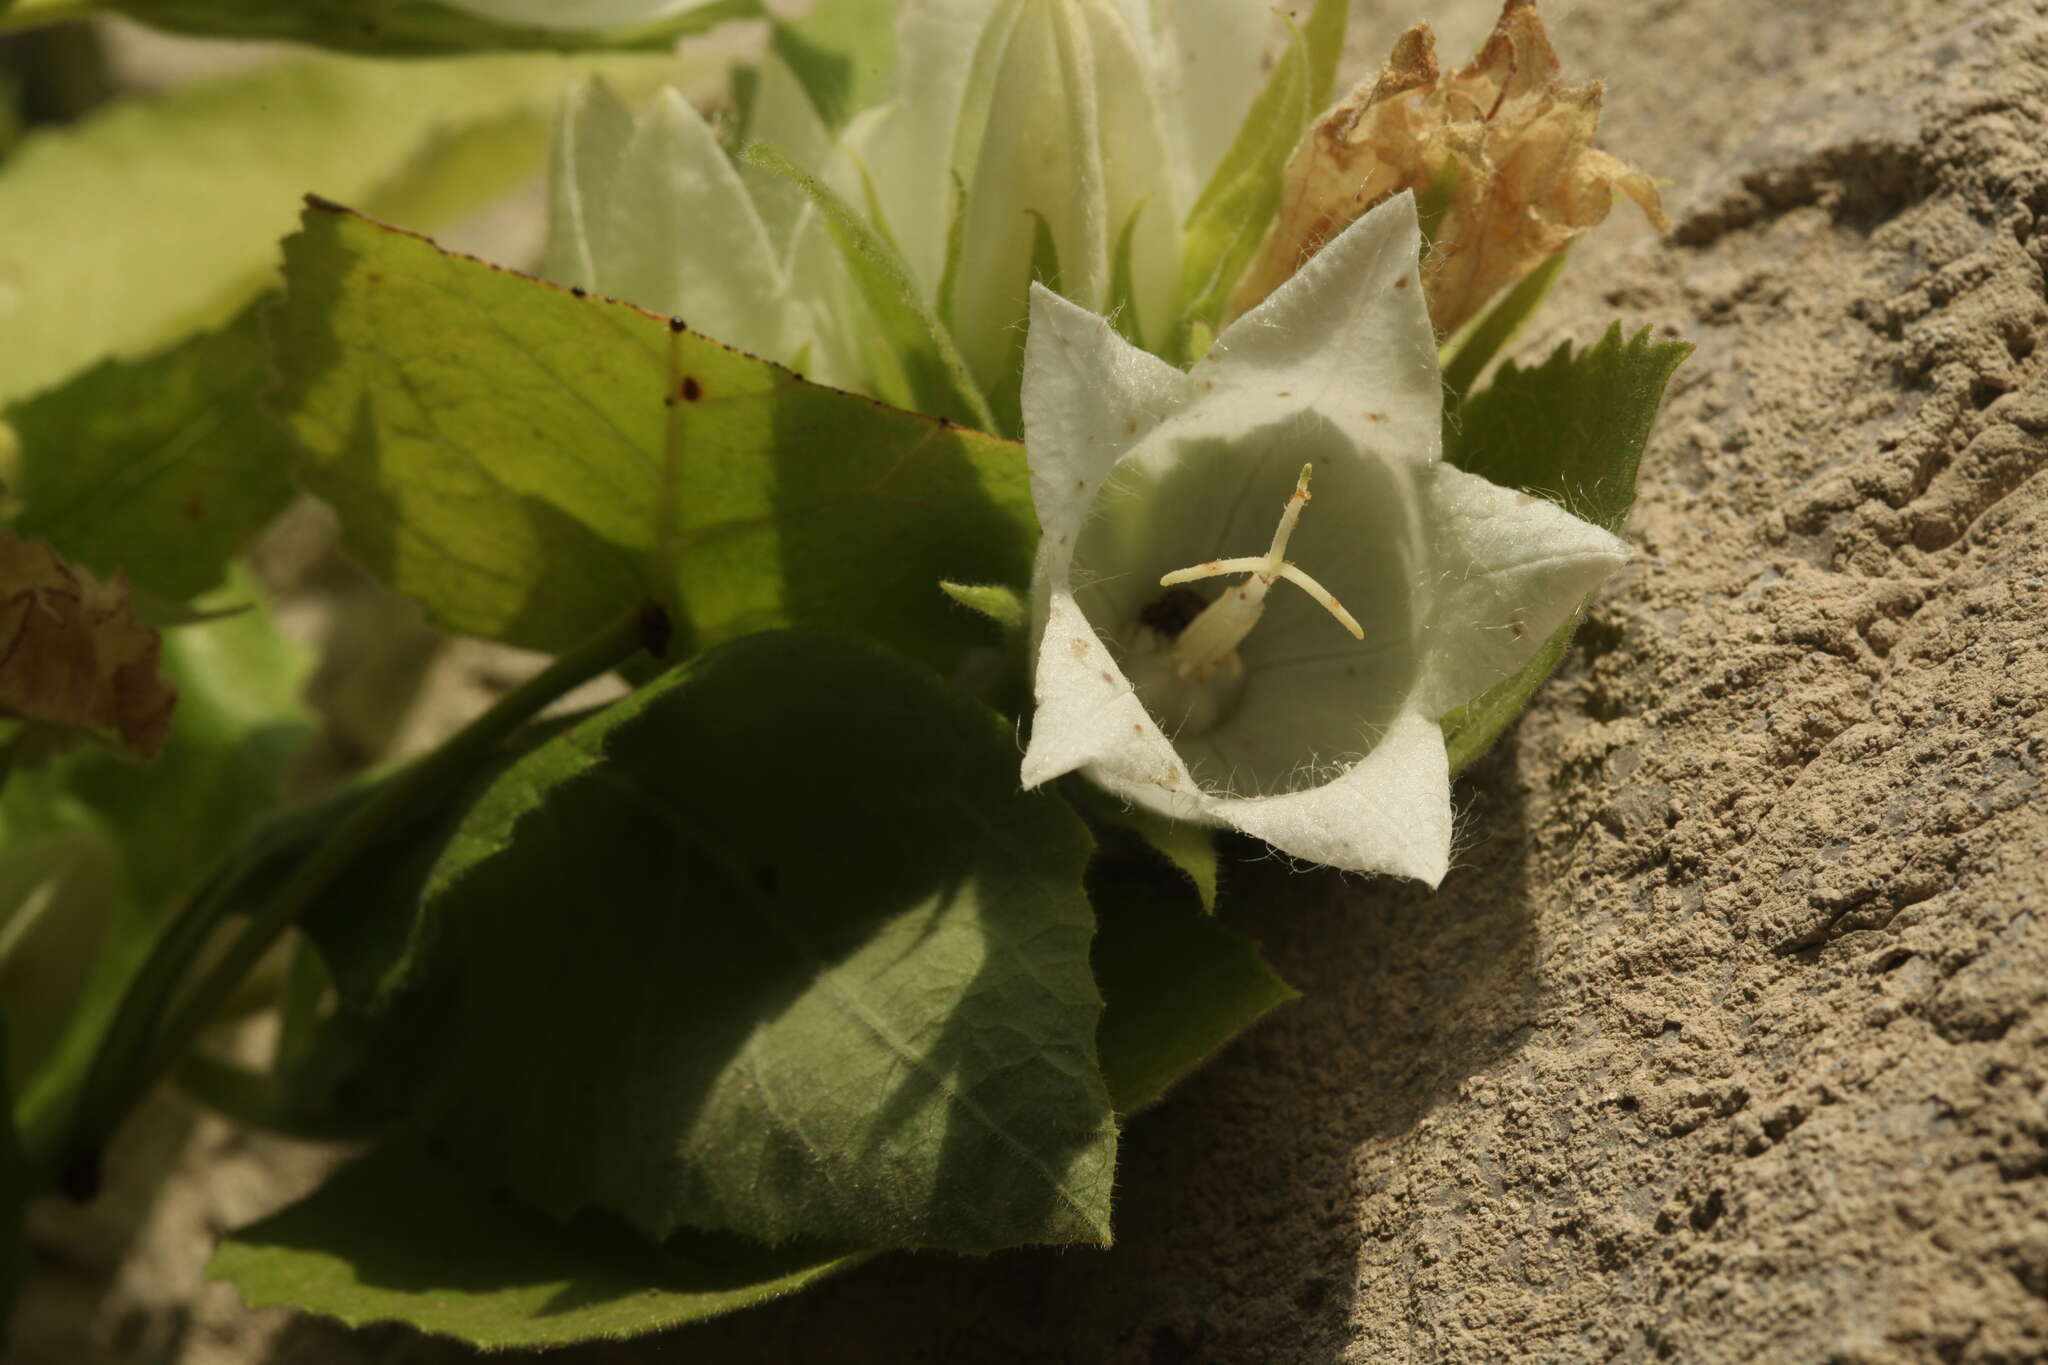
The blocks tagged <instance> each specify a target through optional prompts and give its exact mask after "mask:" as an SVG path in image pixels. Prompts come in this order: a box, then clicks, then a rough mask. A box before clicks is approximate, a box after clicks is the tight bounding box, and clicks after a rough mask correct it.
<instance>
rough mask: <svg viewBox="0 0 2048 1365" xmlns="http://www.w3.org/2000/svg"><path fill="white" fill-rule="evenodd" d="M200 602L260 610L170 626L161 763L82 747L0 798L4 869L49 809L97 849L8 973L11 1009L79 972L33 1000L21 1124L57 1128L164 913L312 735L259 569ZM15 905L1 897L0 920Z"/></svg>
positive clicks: (30, 844)
mask: <svg viewBox="0 0 2048 1365" xmlns="http://www.w3.org/2000/svg"><path fill="white" fill-rule="evenodd" d="M200 604H201V605H202V606H206V607H225V606H229V605H238V606H245V607H250V608H252V609H250V610H244V611H240V612H237V613H236V614H234V615H232V616H226V617H223V618H221V619H219V620H215V621H210V622H207V623H205V624H202V625H194V626H181V627H178V628H176V629H174V630H169V631H166V632H165V634H164V648H163V667H164V671H165V673H166V675H167V676H168V677H169V678H170V679H171V681H172V682H173V683H175V684H176V685H177V688H178V691H179V702H178V710H177V712H176V714H175V716H174V718H173V721H172V725H171V734H170V738H169V740H168V741H167V742H166V743H165V745H164V749H163V752H162V753H161V754H160V755H159V756H158V757H157V758H156V760H155V761H154V762H151V763H147V764H138V763H132V762H128V761H126V760H124V759H121V758H117V757H115V756H113V755H111V754H108V753H105V752H102V751H99V750H96V749H88V750H83V751H80V752H78V753H76V754H74V755H72V756H71V757H69V758H67V759H65V760H64V761H62V762H61V763H59V764H58V765H57V766H55V767H53V768H51V769H49V770H47V771H45V772H40V773H31V774H17V775H16V777H15V778H14V779H13V780H12V781H10V783H9V784H8V788H7V792H6V797H5V800H4V803H0V868H5V867H6V866H8V864H9V863H10V862H12V861H13V860H14V859H16V858H17V857H19V858H28V857H31V856H33V854H34V853H35V850H36V849H37V848H38V847H45V846H46V844H45V842H44V841H45V840H47V839H48V837H49V836H50V834H51V833H52V825H53V822H60V823H61V825H62V827H63V828H65V829H68V830H69V831H70V837H72V838H86V839H89V840H91V841H93V842H92V844H91V845H90V846H89V847H91V848H96V849H98V850H99V851H98V853H97V855H96V856H95V857H91V858H87V859H84V860H80V861H76V862H74V863H73V864H72V865H71V866H70V867H69V868H68V870H67V871H66V873H65V878H64V880H63V881H61V882H60V883H58V884H57V885H56V886H55V887H54V888H53V890H54V892H55V893H57V894H61V895H63V896H65V897H67V898H68V899H67V901H66V905H65V909H64V913H63V914H62V915H53V916H50V917H48V918H50V919H51V920H52V924H51V926H50V928H49V930H48V931H43V930H38V931H37V933H36V934H35V936H34V937H33V938H32V939H31V940H30V941H29V943H28V945H27V946H26V947H25V948H24V949H23V950H22V951H23V957H22V959H21V960H20V961H19V962H17V963H15V964H13V966H11V968H10V970H9V973H8V975H7V977H6V978H5V982H4V984H5V988H6V990H7V992H8V1001H9V1004H10V1007H16V1006H18V1004H19V1002H21V1001H23V1000H27V999H40V998H41V997H42V996H43V995H47V994H48V993H49V988H50V985H51V983H52V982H53V981H64V982H70V983H73V984H72V985H70V986H69V988H67V989H65V990H64V991H62V992H61V994H60V996H59V997H58V998H56V999H54V1000H50V1001H46V1002H44V1005H39V1006H38V1008H39V1010H41V1009H43V1008H45V1007H47V1008H49V1009H53V1010H55V1011H57V1012H56V1013H55V1014H53V1015H51V1016H49V1017H50V1018H51V1019H52V1021H53V1022H52V1023H51V1025H50V1027H48V1028H46V1029H39V1033H38V1038H37V1041H36V1043H35V1045H34V1047H33V1049H32V1052H31V1054H30V1056H29V1057H28V1059H27V1060H29V1061H32V1063H33V1069H32V1070H30V1069H25V1070H24V1072H23V1080H22V1084H21V1098H20V1112H21V1115H22V1118H23V1126H24V1129H25V1130H26V1129H32V1130H34V1131H35V1132H37V1133H47V1132H49V1131H51V1130H52V1129H53V1127H54V1126H55V1125H57V1124H59V1123H60V1122H61V1114H62V1111H63V1109H64V1107H65V1106H66V1105H67V1104H68V1103H69V1101H70V1098H71V1091H72V1089H73V1087H75V1086H76V1084H77V1083H78V1081H79V1079H80V1078H81V1076H82V1075H83V1073H84V1070H85V1068H86V1066H87V1064H88V1063H89V1062H90V1061H91V1058H92V1055H93V1051H94V1049H95V1048H96V1047H97V1046H98V1043H99V1040H100V1037H101V1035H102V1033H103V1032H104V1031H105V1029H106V1027H107V1025H108V1023H109V1021H110V1020H111V1019H112V1017H113V1013H114V1009H115V1006H116V1005H117V1004H118V1003H119V1001H120V998H121V996H122V994H123V993H124V992H125V991H126V990H127V989H128V986H129V983H130V981H131V980H132V979H133V978H134V976H135V974H136V972H137V970H138V969H139V968H140V967H141V965H142V963H143V962H144V960H145V959H146V957H147V955H148V953H149V950H150V948H151V945H152V944H153V943H154V942H155V941H156V940H157V938H158V936H159V934H161V933H163V932H166V930H165V924H166V921H167V919H169V918H170V916H171V915H172V913H173V912H174V911H176V910H177V909H178V908H179V907H180V905H181V904H182V903H183V901H184V900H185V899H186V898H187V897H189V896H191V895H192V894H193V893H194V890H195V888H196V887H198V886H199V885H200V884H201V882H202V880H203V879H204V878H205V877H206V874H207V873H208V871H209V869H211V868H213V867H214V866H215V865H216V864H218V863H220V862H221V861H222V860H224V859H226V858H227V857H228V855H229V854H230V852H231V851H233V850H234V849H235V847H236V843H237V841H238V840H239V839H240V838H241V836H242V834H243V832H244V831H245V830H247V829H248V828H249V827H250V825H251V824H252V823H253V822H254V821H255V820H256V819H257V818H258V817H259V816H260V815H262V814H264V813H265V812H267V811H268V810H270V809H271V808H272V807H273V806H274V805H275V804H276V800H277V790H278V783H279V781H280V779H281V778H282V776H283V774H284V771H285V768H286V766H287V765H288V764H289V763H290V762H291V760H292V759H293V758H294V757H295V756H296V755H297V753H298V752H299V750H300V748H301V746H302V745H303V744H304V742H305V740H306V739H307V737H308V736H309V735H310V733H311V726H310V724H309V722H308V719H307V717H306V715H305V713H304V711H303V710H302V709H301V707H300V704H299V700H298V693H299V689H300V687H301V685H302V684H303V682H304V680H305V676H306V671H307V667H308V661H307V659H306V656H305V654H304V651H303V650H301V649H300V648H299V647H298V646H297V645H295V644H293V643H291V642H290V641H288V640H286V639H285V638H284V637H283V636H282V635H281V634H279V633H278V631H277V627H276V625H275V623H274V622H273V621H272V619H271V616H270V613H269V611H268V610H267V609H266V608H265V606H264V604H263V602H262V598H261V596H260V593H259V590H258V589H257V588H256V586H255V584H254V582H253V580H252V579H251V578H250V576H249V575H247V574H246V573H237V574H236V575H234V576H232V577H230V579H229V581H228V583H227V585H226V586H224V587H222V588H220V589H218V590H216V591H215V592H214V593H212V594H210V595H208V596H206V597H203V598H201V599H200ZM38 832H40V833H41V835H42V838H41V839H38V838H37V837H35V836H36V835H37V834H38ZM4 880H5V878H4V877H0V882H4ZM21 910H22V905H21V903H20V902H19V901H16V902H14V903H12V904H10V903H8V902H7V899H6V897H5V896H0V917H5V916H8V915H11V914H19V913H21ZM172 932H175V930H173V931H172ZM67 964H69V965H67Z"/></svg>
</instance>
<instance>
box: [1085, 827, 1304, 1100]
mask: <svg viewBox="0 0 2048 1365" xmlns="http://www.w3.org/2000/svg"><path fill="white" fill-rule="evenodd" d="M1088 899H1089V901H1090V903H1091V904H1093V905H1094V907H1095V923H1096V931H1095V976H1096V980H1097V981H1099V982H1100V983H1101V986H1102V995H1103V999H1104V1000H1105V1001H1106V1005H1105V1007H1104V1009H1103V1012H1102V1029H1101V1031H1100V1032H1099V1033H1098V1034H1097V1035H1096V1047H1097V1048H1098V1049H1099V1050H1100V1051H1101V1054H1102V1071H1103V1075H1104V1076H1106V1077H1107V1078H1108V1079H1109V1094H1110V1098H1111V1100H1113V1101H1114V1102H1115V1104H1116V1108H1117V1112H1118V1113H1120V1114H1131V1113H1135V1112H1137V1111H1138V1110H1140V1109H1144V1108H1147V1107H1149V1106H1151V1105H1152V1104H1154V1103H1156V1102H1157V1101H1158V1099H1159V1097H1160V1096H1162V1095H1164V1094H1165V1093H1166V1091H1167V1089H1168V1087H1170V1086H1171V1085H1173V1084H1174V1083H1175V1082H1176V1081H1178V1080H1180V1079H1181V1078H1183V1077H1185V1076H1186V1075H1188V1074H1189V1073H1190V1072H1192V1071H1194V1070H1195V1069H1196V1068H1197V1067H1199V1066H1200V1065H1201V1064H1202V1063H1203V1062H1205V1061H1207V1060H1208V1059H1209V1058H1210V1056H1212V1055H1213V1054H1214V1053H1215V1052H1216V1050H1217V1049H1218V1048H1220V1047H1222V1046H1223V1045H1224V1044H1225V1043H1227V1042H1229V1041H1230V1040H1231V1039H1232V1038H1234V1037H1236V1036H1237V1035H1238V1034H1240V1033H1242V1032H1244V1030H1246V1029H1248V1028H1250V1027H1251V1026H1252V1024H1254V1023H1255V1022H1257V1021H1258V1019H1259V1018H1260V1017H1261V1016H1262V1015H1264V1014H1265V1013H1266V1012H1267V1011H1268V1010H1270V1009H1272V1008H1273V1007H1275V1006H1276V1005H1283V1004H1285V1003H1286V1002H1288V1001H1289V1000H1292V999H1294V998H1295V995H1296V992H1295V990H1294V988H1293V987H1291V986H1289V985H1288V984H1287V983H1286V982H1285V981H1283V980H1281V979H1280V976H1279V974H1278V973H1276V972H1275V971H1274V970H1273V969H1272V968H1271V967H1270V966H1268V965H1267V963H1266V959H1265V958H1264V957H1263V956H1262V955H1261V954H1260V952H1259V950H1258V946H1257V945H1256V944H1254V943H1252V942H1251V940H1249V939H1246V938H1242V937H1240V936H1239V935H1237V934H1234V933H1232V932H1231V931H1230V930H1228V929H1225V928H1224V927H1223V926H1222V925H1220V924H1218V923H1217V922H1216V921H1215V920H1214V919H1213V918H1211V917H1210V916H1209V915H1208V914H1206V913H1205V912H1204V909H1203V906H1202V903H1201V901H1200V900H1199V899H1198V898H1197V897H1196V896H1195V894H1194V893H1193V891H1192V889H1191V888H1190V887H1189V886H1188V885H1187V883H1186V882H1185V881H1184V880H1182V879H1181V878H1180V877H1179V876H1178V875H1177V874H1175V873H1174V872H1173V871H1172V870H1170V869H1168V868H1165V867H1162V866H1160V865H1158V864H1157V863H1153V864H1150V865H1147V864H1146V863H1144V862H1141V861H1137V860H1133V859H1128V858H1126V859H1098V860H1097V861H1096V863H1095V864H1094V865H1092V866H1091V867H1090V868H1089V870H1088Z"/></svg>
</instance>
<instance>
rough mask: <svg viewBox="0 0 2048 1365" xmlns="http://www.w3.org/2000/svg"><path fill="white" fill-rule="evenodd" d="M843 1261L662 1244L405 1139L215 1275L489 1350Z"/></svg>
mask: <svg viewBox="0 0 2048 1365" xmlns="http://www.w3.org/2000/svg"><path fill="white" fill-rule="evenodd" d="M844 1263H845V1258H844V1257H843V1256H841V1255H838V1254H835V1253H834V1252H833V1251H831V1250H830V1249H827V1248H821V1247H818V1246H816V1245H812V1244H804V1243H795V1244H791V1245H789V1246H785V1247H782V1248H779V1249H776V1250H769V1249H767V1248H765V1247H759V1246H754V1245H751V1244H749V1243H746V1242H743V1241H741V1240H739V1239H738V1238H734V1237H730V1236H725V1235H720V1234H716V1233H697V1232H683V1233H678V1234H677V1235H676V1236H674V1237H671V1238H670V1239H669V1240H668V1241H667V1242H666V1243H665V1244H663V1245H660V1246H656V1245H654V1244H652V1243H649V1242H647V1241H646V1240H645V1239H644V1238H642V1237H641V1236H639V1234H637V1233H635V1232H633V1231H632V1230H631V1229H629V1228H627V1227H625V1226H624V1225H623V1224H621V1223H619V1222H617V1221H616V1220H613V1219H608V1218H604V1217H602V1216H600V1215H596V1214H586V1215H584V1216H583V1217H581V1218H578V1219H577V1220H575V1221H574V1222H573V1223H570V1224H566V1225H565V1224H562V1223H559V1222H556V1221H555V1220H554V1219H551V1218H549V1217H547V1216H546V1215H544V1214H540V1213H536V1212H534V1211H532V1210H530V1209H525V1208H522V1207H520V1206H519V1205H518V1204H515V1203H513V1202H511V1201H510V1200H507V1199H504V1198H498V1197H493V1196H492V1195H491V1193H490V1192H489V1191H488V1190H486V1189H483V1188H481V1187H479V1186H476V1185H474V1184H472V1183H470V1181H469V1178H468V1176H467V1175H466V1173H465V1172H463V1171H459V1170H456V1169H453V1168H451V1167H449V1166H448V1165H446V1164H444V1163H442V1162H439V1161H436V1160H434V1159H432V1158H430V1157H425V1156H422V1155H420V1154H419V1153H417V1152H416V1151H412V1150H408V1149H403V1148H399V1149H391V1150H385V1151H379V1152H376V1153H374V1154H372V1155H371V1156H369V1157H366V1158H364V1159H363V1160H361V1161H358V1162H356V1163H355V1164H353V1165H351V1166H349V1167H347V1168H346V1169H344V1170H343V1171H341V1172H340V1173H339V1174H338V1175H336V1176H335V1177H334V1178H333V1179H331V1180H329V1181H328V1182H327V1183H326V1184H325V1185H323V1186H321V1187H320V1188H319V1189H318V1190H316V1191H315V1192H314V1193H313V1194H312V1195H310V1196H309V1197H307V1198H306V1199H304V1200H301V1201H300V1202H299V1203H297V1204H294V1205H292V1206H291V1207H290V1208H287V1209H285V1210H284V1211H283V1212H282V1213H278V1214H274V1215H272V1216H271V1217H269V1218H266V1219H264V1220H263V1221H262V1222H260V1223H256V1224H254V1225H252V1226H250V1227H246V1228H243V1229H241V1230H240V1231H238V1232H234V1233H231V1234H229V1236H228V1237H227V1238H226V1240H224V1241H223V1242H222V1243H221V1245H220V1248H219V1250H217V1251H216V1252H215V1253H214V1256H213V1262H212V1264H211V1265H210V1266H209V1267H208V1274H209V1275H210V1276H212V1277H213V1278H215V1279H222V1280H228V1281H231V1282H232V1283H233V1284H234V1285H235V1287H236V1288H237V1289H239V1290H240V1291H241V1294H242V1298H243V1300H244V1301H245V1302H247V1303H248V1305H249V1306H250V1307H251V1308H269V1307H273V1306H278V1305H282V1306H285V1307H290V1308H296V1309H299V1310H301V1311H303V1312H310V1313H321V1314H324V1315H326V1316H328V1317H333V1318H339V1319H340V1320H341V1321H343V1322H345V1323H347V1324H349V1325H350V1326H352V1327H360V1326H363V1325H365V1324H367V1323H372V1322H393V1321H396V1322H404V1323H409V1324H410V1325H412V1326H414V1327H417V1328H419V1329H421V1330H422V1331H427V1332H438V1333H441V1334H444V1335H447V1336H452V1337H459V1338H461V1339H462V1340H464V1341H467V1342H470V1343H471V1344H473V1345H477V1346H482V1347H485V1348H490V1349H504V1348H508V1347H538V1346H558V1345H562V1344H565V1343H567V1342H572V1341H586V1340H589V1339H591V1338H595V1337H626V1336H637V1335H640V1334H643V1333H647V1332H654V1331H659V1330H660V1329H662V1328H664V1327H674V1326H678V1325H680V1324H682V1323H686V1322H695V1321H698V1320H700V1319H703V1318H709V1317H716V1316H718V1315H719V1314H721V1313H730V1312H733V1311H734V1310H736V1309H739V1308H745V1307H747V1306H748V1305H750V1304H755V1303H761V1302H764V1301H766V1300H768V1299H772V1298H775V1297H777V1296H779V1295H782V1294H788V1293H791V1292H793V1291H795V1290H797V1289H801V1288H802V1287H804V1286H805V1285H807V1284H809V1283H810V1282H811V1281H813V1280H815V1279H817V1278H818V1277H819V1276H821V1275H824V1274H827V1273H829V1272H830V1271H832V1270H834V1269H836V1268H838V1267H839V1266H840V1265H842V1264H844Z"/></svg>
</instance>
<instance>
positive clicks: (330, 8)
mask: <svg viewBox="0 0 2048 1365" xmlns="http://www.w3.org/2000/svg"><path fill="white" fill-rule="evenodd" d="M106 3H108V5H109V7H110V8H113V9H117V10H119V11H120V12H122V13H124V14H126V15H128V16H129V17H130V18H133V19H139V20H141V21H142V22H143V23H145V24H151V25H154V26H155V27H157V28H165V29H171V30H173V31H175V32H178V33H191V34H197V35H201V36H204V37H210V38H268V39H273V40H280V41H285V42H294V43H317V44H320V45H322V46H325V47H333V48H340V49H342V50H344V51H348V52H366V53H372V54H376V53H386V54H399V53H403V54H431V53H460V52H477V51H487V50H491V49H508V50H534V51H560V52H573V51H585V50H590V49H597V48H645V49H649V50H655V51H666V50H668V49H670V48H672V47H674V46H675V42H676V39H678V38H681V37H684V36H686V35H688V34H692V33H702V32H703V31H704V30H706V29H708V28H710V27H712V26H713V25H715V24H720V23H723V22H725V21H726V20H728V19H752V18H755V17H757V16H759V14H760V13H761V7H760V5H759V4H757V3H756V2H755V0H715V2H714V3H712V4H708V5H705V6H703V7H701V8H699V9H692V10H685V11H684V12H683V13H681V14H678V15H675V16H674V17H673V18H668V19H661V20H657V21H655V22H653V23H647V24H634V25H631V26H629V27H625V28H615V29H576V28H535V27H532V26H530V25H524V24H501V23H494V22H492V21H491V20H489V19H484V18H481V17H479V16H477V15H474V14H468V13H465V12H464V11H462V10H458V9H454V8H452V7H450V6H447V5H439V4H435V3H434V2H433V0H106Z"/></svg>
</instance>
